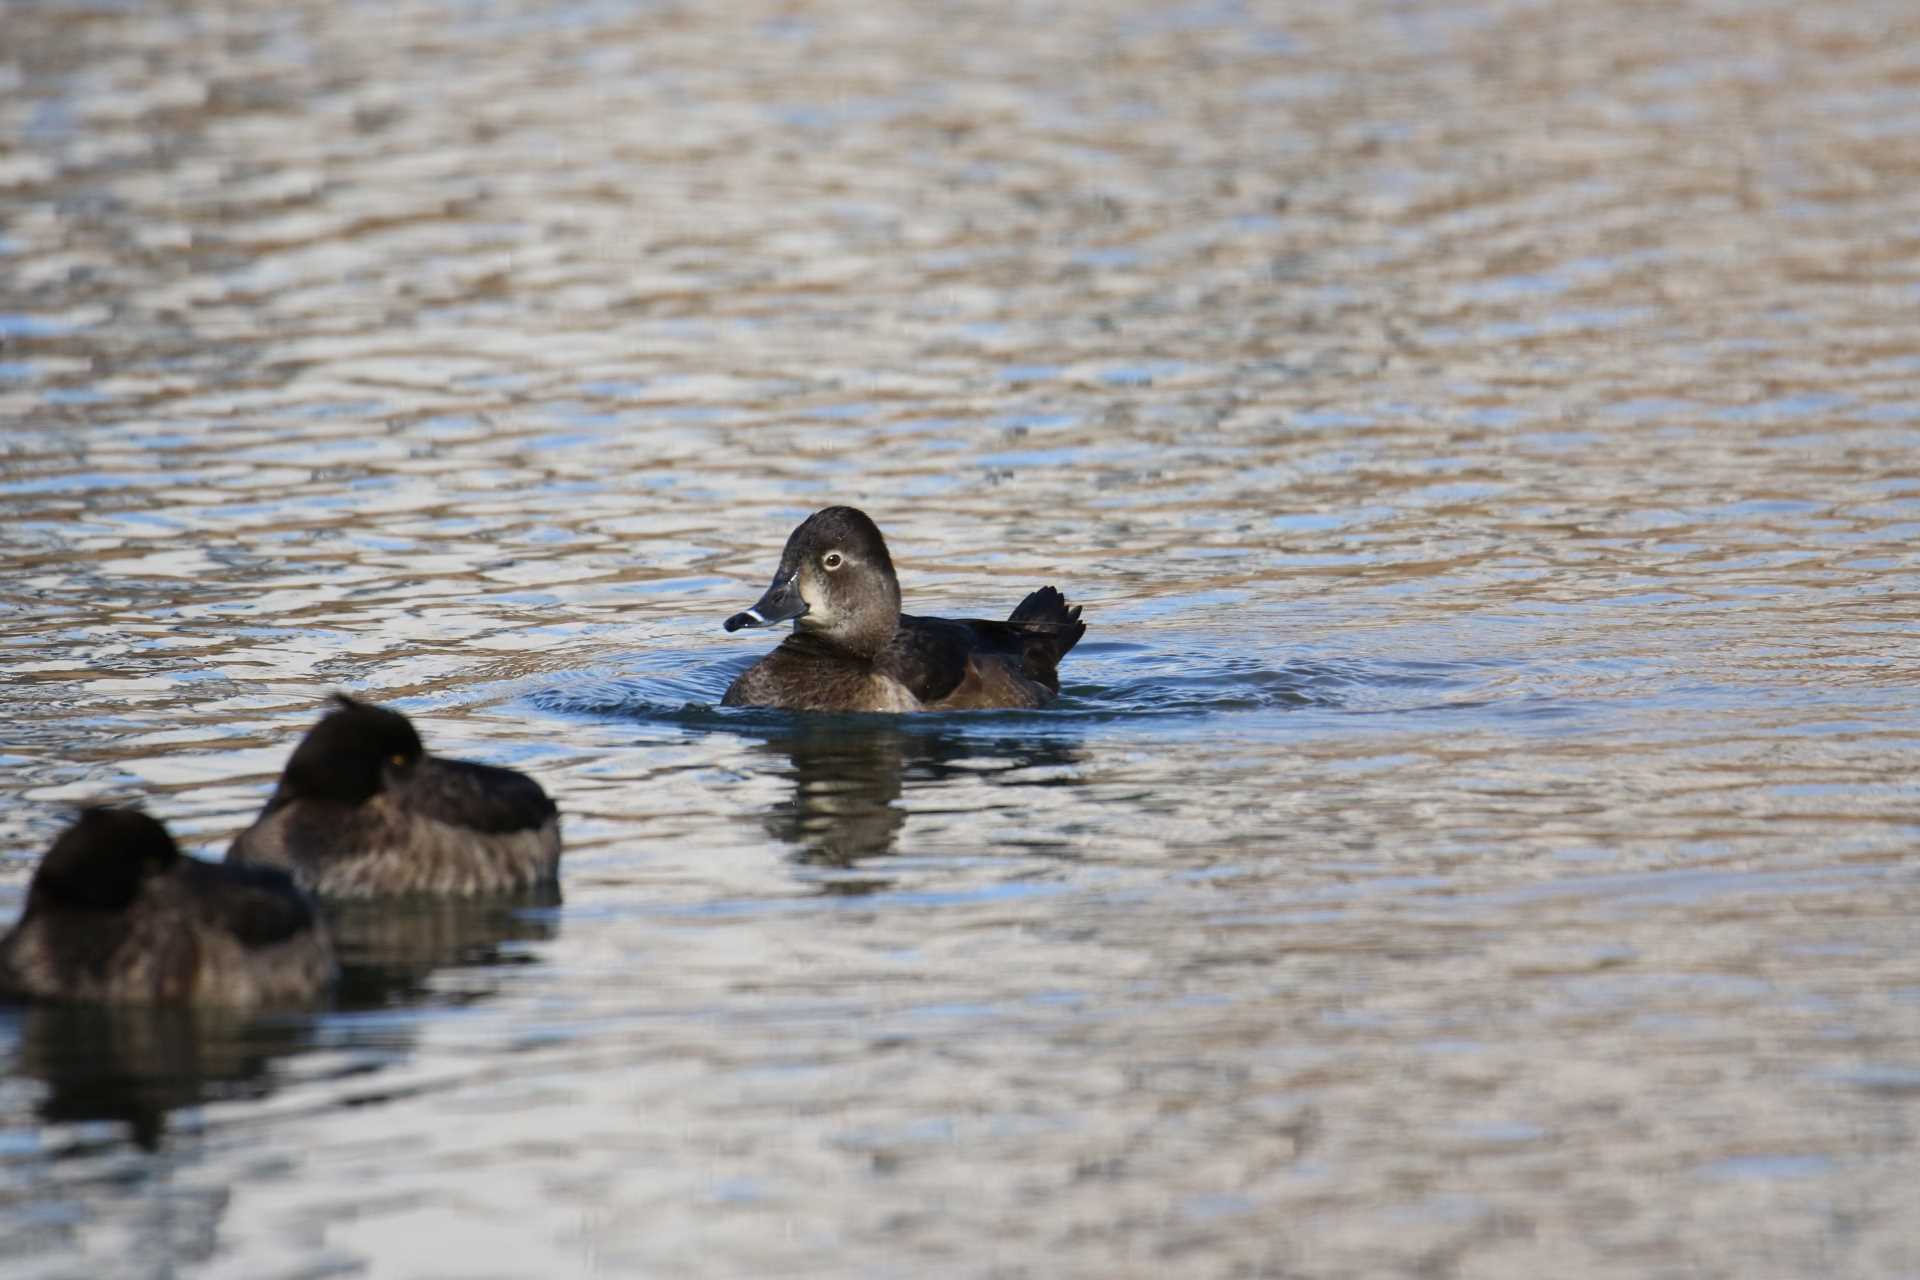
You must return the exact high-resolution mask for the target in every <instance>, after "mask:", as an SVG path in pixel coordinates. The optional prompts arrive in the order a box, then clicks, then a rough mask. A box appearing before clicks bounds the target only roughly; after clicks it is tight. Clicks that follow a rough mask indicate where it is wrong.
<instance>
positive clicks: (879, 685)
mask: <svg viewBox="0 0 1920 1280" xmlns="http://www.w3.org/2000/svg"><path fill="white" fill-rule="evenodd" d="M788 620H792V621H793V624H794V629H793V634H792V635H790V636H788V637H787V638H786V639H785V640H782V641H781V642H780V645H779V647H778V648H776V649H775V650H774V651H773V652H772V653H770V654H768V655H767V656H766V657H764V658H762V659H760V661H758V662H756V663H754V664H753V666H751V667H748V668H747V669H746V670H745V671H743V672H742V673H741V674H740V677H739V678H738V679H736V680H735V681H734V682H733V684H732V685H731V686H729V687H728V689H727V692H726V696H725V697H723V698H722V699H721V704H722V705H723V706H729V707H780V708H784V709H786V710H790V711H959V710H974V709H979V708H987V707H1038V706H1041V705H1043V704H1045V703H1046V702H1047V701H1049V700H1050V699H1051V698H1052V697H1053V696H1054V695H1055V694H1056V693H1058V692H1059V691H1060V677H1059V674H1058V672H1057V671H1056V668H1057V667H1058V666H1059V663H1060V659H1061V658H1062V657H1064V656H1065V655H1066V653H1067V651H1068V650H1069V649H1071V648H1073V646H1074V644H1075V643H1077V642H1078V641H1079V639H1080V637H1081V636H1082V635H1084V634H1086V630H1087V626H1086V624H1085V623H1084V622H1081V621H1080V608H1079V606H1078V605H1075V606H1073V607H1072V608H1069V607H1068V606H1067V602H1066V599H1065V597H1063V596H1062V595H1061V594H1060V593H1059V592H1058V591H1056V590H1054V589H1053V588H1052V587H1042V588H1041V589H1040V590H1038V591H1035V592H1034V593H1032V594H1031V595H1029V596H1028V597H1027V598H1026V599H1025V600H1022V601H1021V602H1020V606H1019V607H1018V608H1017V609H1015V610H1014V611H1013V612H1012V613H1011V614H1009V615H1008V617H1007V620H1006V621H1005V622H987V621H982V620H979V619H974V618H957V619H950V618H916V617H913V616H911V615H908V614H903V613H901V612H900V580H899V579H898V578H897V577H896V576H895V575H894V572H893V561H892V559H891V558H889V557H888V555H887V543H886V540H885V539H884V538H882V537H881V536H880V530H879V529H878V528H877V527H876V526H875V525H874V523H873V521H872V520H870V519H868V518H867V516H866V514H865V513H864V512H861V511H856V510H854V509H853V508H852V507H828V508H827V509H826V510H824V511H816V512H814V513H813V514H812V515H810V516H808V517H807V519H806V521H805V522H804V523H802V524H801V525H800V527H799V528H797V529H795V530H794V531H793V536H791V537H789V538H788V539H787V548H786V550H785V551H784V552H782V553H781V556H780V569H779V571H778V572H777V573H775V574H774V575H773V585H772V586H770V587H768V588H767V592H766V594H765V595H763V596H761V597H760V601H759V603H757V604H755V605H754V606H753V607H752V608H751V609H748V610H746V611H745V612H742V613H736V614H734V615H733V616H732V617H731V618H728V619H727V622H726V627H727V630H728V631H738V630H739V629H740V628H741V627H770V626H773V625H774V624H776V623H780V622H786V621H788Z"/></svg>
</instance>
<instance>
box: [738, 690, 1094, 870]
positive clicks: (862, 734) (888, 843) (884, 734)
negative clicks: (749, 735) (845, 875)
mask: <svg viewBox="0 0 1920 1280" xmlns="http://www.w3.org/2000/svg"><path fill="white" fill-rule="evenodd" d="M760 749H761V750H763V751H766V752H768V753H771V754H776V755H785V756H786V757H787V759H788V760H789V762H790V763H791V766H792V768H791V773H790V775H789V776H790V777H791V778H792V780H793V797H792V799H791V800H783V801H781V802H780V803H778V804H776V805H774V806H773V808H772V809H771V810H770V811H769V812H768V814H767V815H766V818H765V819H764V822H765V826H766V829H767V831H768V833H769V834H771V835H773V836H774V837H775V838H776V839H779V840H781V841H783V842H785V843H787V844H789V845H791V846H793V857H794V860H795V861H797V862H801V863H805V864H809V865H812V866H818V867H827V868H837V869H846V868H852V867H855V866H857V865H859V864H860V863H861V862H863V861H865V860H867V859H871V858H879V857H885V856H888V855H891V854H895V853H897V852H899V848H898V845H899V842H900V836H901V832H902V830H903V829H904V828H905V827H906V826H907V822H908V818H909V816H910V812H909V810H908V808H907V807H906V806H905V804H904V803H903V800H904V798H905V797H906V795H907V793H908V792H909V791H917V790H920V789H922V788H933V787H940V786H944V785H951V784H955V783H963V782H965V783H982V782H984V783H986V784H988V785H989V786H992V785H996V784H1008V785H1013V786H1034V785H1041V782H1040V781H1039V780H1037V779H1036V778H1035V777H1034V776H1033V775H1034V771H1036V770H1047V769H1054V768H1062V767H1066V766H1069V765H1072V764H1074V763H1075V762H1076V761H1078V759H1079V756H1080V753H1079V750H1078V748H1077V746H1076V745H1075V744H1074V743H1073V742H1072V741H1071V740H1062V739H1060V738H1058V737H1053V736H1031V737H1029V736H1017V735H1012V734H1002V735H990V734H982V733H980V732H978V731H977V729H972V728H970V729H969V730H967V731H964V732H955V731H948V730H944V729H940V728H927V727H922V726H921V725H915V726H913V727H912V728H908V727H904V726H901V725H899V724H898V723H896V722H893V721H881V720H880V718H879V717H877V716H874V717H868V716H859V717H851V716H830V717H816V716H809V717H804V718H799V719H796V720H795V721H794V722H793V723H792V724H791V725H789V726H783V727H782V730H781V731H779V732H776V733H774V734H772V735H770V736H769V737H768V738H767V740H766V742H765V743H764V744H762V746H761V748H760ZM1016 778H1017V779H1018V781H1017V782H1016V781H1014V779H1016ZM1053 781H1057V779H1053ZM883 884H884V882H882V881H863V880H858V879H854V880H843V879H836V880H833V881H829V882H827V883H826V884H825V886H824V887H825V889H826V890H827V891H828V892H834V893H854V894H857V893H870V892H872V891H874V890H875V889H878V888H881V887H883Z"/></svg>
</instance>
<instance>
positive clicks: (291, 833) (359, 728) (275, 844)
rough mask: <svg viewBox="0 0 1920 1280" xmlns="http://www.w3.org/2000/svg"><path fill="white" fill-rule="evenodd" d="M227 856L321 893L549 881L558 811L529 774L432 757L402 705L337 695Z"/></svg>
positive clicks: (374, 893)
mask: <svg viewBox="0 0 1920 1280" xmlns="http://www.w3.org/2000/svg"><path fill="white" fill-rule="evenodd" d="M333 703H334V705H333V709H332V710H331V711H329V712H327V714H326V715H325V716H324V717H322V718H321V721H320V723H319V724H317V725H315V726H314V727H313V728H312V730H310V731H309V732H308V734H307V736H306V737H305V738H303V739H302V740H301V742H300V745H299V746H298V747H296V748H295V749H294V752H293V755H292V757H291V758H290V759H289V760H288V761H287V768H286V772H284V773H282V774H281V775H280V784H279V785H278V786H277V787H275V788H274V791H273V795H272V796H271V797H270V798H269V799H268V800H267V807H266V808H265V809H264V810H262V811H261V813H260V817H259V818H258V819H256V820H255V822H254V824H253V825H252V826H250V827H248V828H247V829H246V830H245V831H242V832H241V833H240V834H239V836H238V837H236V838H235V839H234V842H233V846H232V847H231V848H230V849H228V850H227V861H229V862H258V863H267V864H269V865H272V866H279V867H284V868H286V869H287V870H288V871H290V872H291V873H292V874H293V878H294V879H295V880H297V881H299V883H300V884H301V886H302V887H303V888H305V889H307V890H308V891H309V892H311V893H315V894H318V895H320V896H321V897H323V898H379V897H391V896H398V895H401V894H442V895H449V896H467V895H474V894H484V893H505V892H510V891H513V890H519V889H530V888H534V887H536V886H540V885H550V884H552V883H554V881H555V880H556V879H557V878H558V876H559V865H560V815H559V811H558V810H556V809H555V808H554V804H553V801H552V800H549V799H548V798H547V793H546V792H544V791H542V790H541V789H540V784H539V783H537V782H535V781H534V780H533V779H532V778H529V777H527V775H526V774H524V773H519V772H516V771H515V770H512V769H500V768H495V767H494V766H492V765H484V764H473V763H470V762H468V761H465V760H448V759H445V758H443V757H440V756H434V755H428V754H427V751H426V748H425V747H423V746H422V745H421V743H420V735H419V734H418V733H416V732H414V728H413V725H412V723H411V722H410V721H408V719H407V718H406V717H405V716H403V715H401V714H400V713H399V712H398V711H392V710H389V709H388V708H386V707H377V706H374V705H373V704H372V703H370V702H361V701H359V700H358V699H356V698H349V697H347V696H346V695H345V694H341V693H336V694H335V695H334V696H333Z"/></svg>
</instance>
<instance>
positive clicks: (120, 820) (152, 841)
mask: <svg viewBox="0 0 1920 1280" xmlns="http://www.w3.org/2000/svg"><path fill="white" fill-rule="evenodd" d="M180 856H181V855H180V847H179V846H178V845H176V844H174V842H173V837H172V836H170V835H168V834H167V829H166V828H165V827H163V826H161V825H160V824H159V822H157V821H155V820H154V819H153V818H150V817H148V816H147V815H146V814H144V813H141V812H140V811H139V810H137V809H109V808H97V809H84V810H82V811H81V813H80V816H79V818H78V819H76V820H75V821H74V824H73V825H72V826H70V827H68V828H67V829H66V830H65V831H63V832H61V833H60V838H59V839H58V840H55V841H54V842H53V847H52V848H51V849H49V850H47V856H46V857H44V858H42V859H40V868H39V870H37V871H35V872H34V873H33V883H32V885H30V886H29V887H28V889H27V909H28V910H29V911H31V910H33V908H34V907H35V906H56V907H65V908H68V909H70V910H82V911H120V910H124V909H125V908H127V907H129V906H131V905H132V904H133V900H134V899H135V898H137V897H139V896H140V890H141V887H142V886H144V885H145V884H146V882H147V881H148V880H150V879H152V878H154V877H155V876H162V875H165V874H166V873H167V872H169V871H171V870H173V868H174V867H175V866H176V865H177V864H178V863H179V861H180Z"/></svg>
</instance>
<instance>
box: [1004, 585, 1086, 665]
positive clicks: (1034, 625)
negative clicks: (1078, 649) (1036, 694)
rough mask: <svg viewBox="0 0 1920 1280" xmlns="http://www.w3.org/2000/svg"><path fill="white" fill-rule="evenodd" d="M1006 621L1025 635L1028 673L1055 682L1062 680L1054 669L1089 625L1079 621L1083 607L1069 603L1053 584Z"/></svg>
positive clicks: (1015, 610)
mask: <svg viewBox="0 0 1920 1280" xmlns="http://www.w3.org/2000/svg"><path fill="white" fill-rule="evenodd" d="M1007 621H1008V622H1009V623H1012V624H1014V625H1016V626H1018V627H1019V628H1020V630H1021V631H1022V632H1023V633H1024V635H1025V640H1026V644H1025V650H1026V653H1025V658H1026V662H1025V665H1026V667H1027V670H1028V672H1029V674H1032V675H1034V676H1035V677H1036V678H1037V679H1042V680H1044V681H1045V682H1046V683H1048V684H1050V685H1052V684H1057V681H1058V679H1059V677H1058V676H1056V675H1055V674H1054V668H1056V667H1058V666H1059V665H1060V659H1062V658H1064V657H1066V656H1067V653H1068V651H1069V650H1071V649H1072V648H1073V646H1074V645H1076V644H1079V643H1080V637H1081V636H1083V635H1085V634H1087V624H1086V623H1084V622H1082V621H1080V606H1079V605H1077V604H1076V605H1069V604H1068V603H1067V598H1066V597H1065V596H1063V595H1061V594H1060V592H1059V591H1058V590H1057V589H1055V588H1053V587H1042V588H1040V589H1039V590H1038V591H1035V592H1033V593H1032V594H1031V595H1029V596H1028V597H1027V598H1026V599H1025V600H1022V601H1021V602H1020V604H1019V606H1018V607H1017V608H1015V609H1014V611H1013V612H1012V613H1010V614H1008V615H1007Z"/></svg>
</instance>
